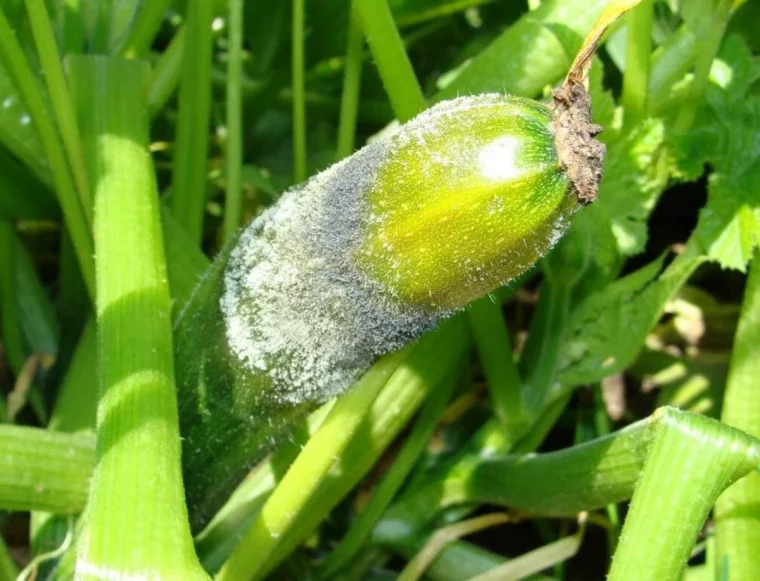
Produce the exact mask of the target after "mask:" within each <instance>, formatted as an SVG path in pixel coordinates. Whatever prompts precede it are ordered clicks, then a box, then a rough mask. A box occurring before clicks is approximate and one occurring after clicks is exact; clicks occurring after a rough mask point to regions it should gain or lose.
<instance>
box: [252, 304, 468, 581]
mask: <svg viewBox="0 0 760 581" xmlns="http://www.w3.org/2000/svg"><path fill="white" fill-rule="evenodd" d="M468 345H469V337H468V333H467V328H466V326H465V325H464V322H463V321H462V319H461V318H459V317H458V318H455V319H453V320H451V321H449V322H447V323H445V324H444V325H442V326H441V328H440V329H439V330H437V331H436V332H434V333H431V334H430V335H427V336H426V337H424V338H423V339H421V340H420V341H419V342H418V343H417V344H416V345H415V346H414V347H413V348H412V349H411V352H410V354H409V358H408V359H407V360H406V361H405V362H404V363H402V364H401V365H400V366H399V368H398V369H397V370H396V372H395V373H394V374H393V376H392V377H391V378H390V380H389V381H388V383H387V385H386V386H385V387H384V388H383V390H382V391H381V392H380V394H379V395H378V397H377V398H376V399H375V401H374V402H373V404H372V406H371V408H370V410H369V412H368V414H367V416H366V417H365V419H364V421H363V422H362V424H361V426H360V427H359V429H358V430H357V433H356V435H355V436H354V438H353V439H352V440H351V441H350V442H349V443H348V445H347V446H346V448H345V450H344V452H343V454H342V455H341V456H340V457H339V462H337V463H335V464H334V465H333V466H332V467H331V469H330V472H329V475H328V476H329V477H328V478H327V479H326V480H325V481H324V482H322V483H320V486H319V488H318V489H317V490H316V491H315V493H314V494H313V495H312V496H311V498H310V499H309V502H308V505H307V506H306V508H305V509H304V510H303V511H302V513H301V515H300V518H299V519H298V520H297V521H296V522H294V523H293V526H291V527H290V528H289V529H288V530H287V531H286V533H285V534H284V535H283V536H282V537H280V539H279V544H278V547H277V550H276V552H275V554H274V555H273V556H272V558H271V559H269V561H268V562H267V563H266V567H265V570H264V572H267V571H271V570H272V569H273V568H274V566H275V565H277V564H278V563H280V562H281V561H282V560H283V559H284V558H285V557H286V556H287V555H289V554H290V553H291V552H292V551H293V550H294V549H295V548H296V547H297V546H298V545H299V544H300V543H302V542H303V541H304V540H305V539H306V538H308V536H309V535H310V534H312V532H313V531H314V530H316V528H317V527H318V526H319V523H320V522H322V521H323V520H324V518H325V517H326V516H327V515H328V514H329V512H330V511H331V510H332V509H333V508H334V507H335V506H336V505H337V504H338V502H340V500H341V499H342V498H344V497H345V495H346V494H348V493H349V492H350V491H351V490H352V489H353V488H354V487H355V486H356V485H357V484H358V483H359V481H360V480H361V479H362V478H363V477H364V476H365V475H366V474H367V472H369V471H370V470H371V468H372V466H374V465H375V463H376V462H377V461H378V459H379V458H380V456H381V455H382V453H383V452H384V451H385V450H386V448H387V447H388V446H389V445H390V444H391V442H392V441H393V440H394V438H395V437H396V436H397V435H398V433H399V432H400V431H401V430H402V429H403V428H404V426H406V425H407V423H408V422H409V420H410V419H411V418H412V417H413V415H414V413H415V412H416V411H417V409H419V407H420V405H421V404H422V402H423V401H424V400H425V398H426V397H427V396H428V395H429V394H430V393H431V391H432V390H434V389H438V388H439V387H440V385H441V383H443V382H444V381H447V380H449V379H450V377H451V376H452V375H458V373H459V369H460V366H461V362H462V358H463V357H464V356H465V353H466V350H467V347H468Z"/></svg>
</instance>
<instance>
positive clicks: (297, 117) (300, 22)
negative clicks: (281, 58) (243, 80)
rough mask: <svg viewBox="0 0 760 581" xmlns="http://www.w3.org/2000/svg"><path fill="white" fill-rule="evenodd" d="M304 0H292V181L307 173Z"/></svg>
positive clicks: (305, 176)
mask: <svg viewBox="0 0 760 581" xmlns="http://www.w3.org/2000/svg"><path fill="white" fill-rule="evenodd" d="M304 2H305V0H293V21H292V28H293V34H292V54H291V59H292V61H291V67H292V77H293V80H292V84H293V181H294V182H295V183H299V182H302V181H304V180H305V179H306V178H307V176H308V175H309V170H308V168H307V166H306V102H305V99H304V93H305V92H306V86H305V85H306V73H305V66H306V65H305V54H304V53H305V48H304V45H305V39H304V20H305V18H306V16H305V13H304Z"/></svg>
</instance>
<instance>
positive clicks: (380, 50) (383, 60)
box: [353, 0, 425, 123]
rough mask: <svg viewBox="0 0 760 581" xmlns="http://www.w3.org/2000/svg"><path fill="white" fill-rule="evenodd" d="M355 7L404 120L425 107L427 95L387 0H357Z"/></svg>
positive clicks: (377, 62) (395, 106)
mask: <svg viewBox="0 0 760 581" xmlns="http://www.w3.org/2000/svg"><path fill="white" fill-rule="evenodd" d="M353 9H354V11H355V13H356V16H357V18H358V19H359V23H360V24H361V28H362V31H363V32H364V36H365V37H366V38H367V43H368V44H369V48H370V50H371V51H372V56H373V57H374V59H375V64H376V65H377V69H378V72H379V73H380V78H381V79H382V80H383V85H384V86H385V91H386V92H387V93H388V98H389V99H390V102H391V105H392V106H393V111H394V113H395V114H396V117H397V118H398V120H399V121H401V122H402V123H403V122H405V121H408V120H409V119H411V118H412V117H414V116H415V115H417V114H418V113H419V112H420V111H422V110H423V109H424V108H425V97H424V95H423V94H422V89H421V88H420V85H419V83H418V82H417V77H416V76H415V74H414V70H413V69H412V63H411V62H410V61H409V57H408V55H407V54H406V50H405V49H404V43H403V42H402V40H401V36H400V35H399V32H398V29H397V28H396V24H395V23H394V22H393V15H392V14H391V10H390V8H389V7H388V3H387V2H386V0H354V4H353Z"/></svg>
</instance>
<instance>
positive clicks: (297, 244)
mask: <svg viewBox="0 0 760 581" xmlns="http://www.w3.org/2000/svg"><path fill="white" fill-rule="evenodd" d="M507 99H509V98H508V97H505V96H503V95H496V94H488V95H479V96H475V97H465V98H459V99H454V100H451V101H446V102H443V103H440V104H438V105H436V106H434V107H432V108H431V109H429V110H427V111H425V112H424V113H422V114H420V115H419V116H418V117H416V118H415V119H413V120H412V121H410V122H409V123H407V124H405V125H404V126H402V128H401V129H400V131H399V132H397V133H396V134H394V135H392V136H390V137H388V138H386V139H383V140H381V141H378V142H375V143H373V144H371V145H369V146H367V147H365V148H363V149H362V150H360V151H359V152H357V153H356V154H354V155H353V156H352V157H350V158H348V159H346V160H344V161H342V162H339V163H337V164H335V165H333V166H332V167H330V168H329V169H327V170H325V171H323V172H322V173H320V174H318V175H316V176H314V177H313V178H312V179H310V180H309V181H307V182H306V183H305V184H303V185H300V186H297V187H295V188H293V189H291V190H290V191H288V192H286V193H285V194H284V195H283V197H282V199H281V200H280V201H279V202H278V203H277V204H276V205H275V206H274V207H272V208H270V209H269V210H268V211H266V212H265V213H264V214H263V215H262V216H260V217H259V218H258V219H257V220H255V221H254V222H253V223H252V224H251V225H250V226H248V227H247V228H246V229H245V230H244V231H243V233H242V234H241V235H240V237H239V239H238V240H237V243H236V245H235V248H234V249H233V250H232V253H231V254H230V258H229V262H228V264H227V266H226V269H225V271H224V279H223V280H224V292H223V294H222V297H221V301H220V306H221V311H222V313H223V315H224V323H225V327H226V339H227V341H228V345H229V348H230V350H231V351H232V352H233V353H234V354H235V356H236V357H237V358H238V359H239V360H240V361H241V362H242V364H243V365H244V366H246V367H247V368H248V369H249V371H250V372H252V373H256V374H266V375H268V376H269V378H270V380H271V385H272V387H273V389H272V390H271V392H270V394H271V397H273V398H276V399H278V400H280V401H281V402H289V403H294V404H295V403H299V402H302V401H306V400H317V401H322V400H325V399H328V398H330V397H332V396H334V395H337V394H339V393H341V392H343V391H344V390H345V389H347V388H348V387H349V386H350V385H351V384H352V383H353V382H354V381H356V380H357V379H358V377H359V376H360V375H361V374H362V373H363V372H364V371H365V370H366V369H367V368H368V367H369V366H370V364H371V363H372V361H373V360H375V359H376V358H377V357H379V356H380V355H382V354H385V353H388V352H390V351H393V350H395V349H397V348H399V347H401V346H403V345H405V344H407V343H409V342H410V341H412V340H414V339H416V338H418V337H419V336H420V335H422V334H423V333H424V332H425V331H428V330H430V329H432V328H433V327H435V325H436V324H437V323H438V322H439V321H440V319H441V318H443V317H446V316H448V315H449V314H451V312H452V311H453V309H452V308H451V307H450V306H449V305H445V306H444V305H441V304H438V303H437V302H436V301H433V300H430V301H427V302H426V303H425V304H421V303H414V302H410V301H407V300H404V299H403V297H400V296H398V293H396V292H394V289H393V287H392V286H389V285H388V284H384V283H383V282H381V281H380V280H378V279H377V278H373V277H372V276H371V275H370V274H368V272H367V269H366V268H362V267H361V265H360V264H359V262H358V260H357V256H358V255H359V253H360V252H361V249H362V246H363V244H364V241H365V239H366V236H367V231H368V227H370V226H371V227H377V226H378V224H382V222H383V221H384V220H385V219H386V215H385V214H384V213H383V211H382V209H379V210H378V208H377V207H373V206H372V205H371V204H370V203H369V200H368V196H369V194H370V192H373V191H374V190H376V189H377V188H378V187H379V186H378V172H379V170H380V169H381V168H382V167H383V166H384V164H387V163H389V160H394V161H393V163H397V159H398V157H399V155H398V152H399V150H401V149H402V148H404V147H406V146H408V145H409V144H410V142H414V145H415V146H417V147H419V148H421V149H424V147H425V145H426V141H427V140H433V139H436V138H438V139H440V136H441V134H442V132H443V131H444V130H445V129H444V128H445V126H447V125H451V123H452V121H451V120H452V119H455V118H457V117H458V116H459V118H460V119H461V116H466V115H467V114H468V113H472V112H473V111H476V110H478V109H484V108H492V109H493V108H497V107H503V106H504V103H505V100H507ZM526 120H528V121H533V120H532V119H527V117H526ZM547 131H553V129H552V128H551V127H548V128H547ZM468 140H469V141H473V139H471V138H468V137H467V136H465V137H464V142H463V143H461V144H457V143H452V147H450V148H448V149H447V150H446V151H443V152H440V151H439V152H437V153H436V155H435V158H434V159H432V160H428V161H426V162H425V164H422V165H421V166H420V164H419V163H418V167H423V168H426V169H430V168H432V170H433V171H432V173H433V174H435V173H437V172H438V171H439V170H442V171H445V172H446V173H449V174H451V175H455V174H462V175H463V174H466V173H471V172H480V173H481V174H482V176H483V177H484V178H485V179H486V180H495V181H498V180H501V181H504V180H511V179H517V178H520V177H522V176H525V175H528V174H531V173H536V172H538V171H543V170H544V169H546V168H545V166H546V164H542V163H535V162H533V159H532V158H534V157H537V156H536V155H534V153H533V152H531V151H529V150H527V148H525V149H526V151H522V150H521V148H523V147H524V146H523V141H524V140H521V139H520V138H518V137H515V136H512V135H509V134H507V135H500V136H498V137H497V138H495V139H493V140H492V141H491V142H490V143H489V144H488V146H487V147H485V148H477V147H475V146H473V145H472V144H471V143H468ZM413 161H414V160H413ZM555 165H556V162H555ZM434 178H435V175H431V180H433V179H434ZM386 187H387V184H386ZM562 187H563V188H564V187H565V186H564V185H563V186H562ZM462 195H466V192H463V194H462ZM410 211H414V209H411V210H410ZM508 211H510V208H505V207H504V203H503V201H502V198H499V197H495V198H494V199H493V200H492V202H491V204H490V206H489V212H490V213H500V212H508ZM573 211H574V209H573ZM453 218H454V219H455V218H456V217H455V216H454V217H453ZM567 225H568V220H567V217H566V216H565V215H564V214H559V215H557V216H556V220H553V223H552V224H548V225H547V226H548V228H547V229H546V233H545V234H542V236H540V237H539V238H537V239H536V240H535V241H532V242H530V243H531V244H538V245H539V246H540V248H539V249H538V250H537V252H539V253H540V254H543V253H545V252H546V251H547V250H548V249H549V248H551V246H553V245H554V243H555V242H556V241H557V240H558V239H559V238H560V237H561V235H562V234H563V233H564V231H565V229H566V227H567ZM525 243H526V244H527V243H528V241H525ZM521 247H522V245H521ZM383 252H384V253H385V254H386V255H388V256H386V257H384V258H385V259H386V260H387V262H388V263H390V264H393V263H394V257H393V253H394V252H397V248H395V247H394V244H391V243H390V242H387V243H384V245H383ZM530 255H531V256H532V253H530ZM512 261H513V262H514V264H515V265H517V266H518V267H519V268H517V270H518V273H519V272H522V271H523V270H525V269H526V268H528V267H529V266H530V264H531V263H532V262H533V260H532V259H531V260H521V258H520V253H514V257H513V258H512ZM521 262H525V263H526V264H521ZM450 268H452V269H459V270H461V271H462V272H463V273H467V274H466V276H473V277H476V276H480V274H479V273H478V272H477V271H476V270H473V269H472V268H470V266H469V265H467V264H451V265H450ZM500 282H501V283H505V282H507V280H501V281H500ZM460 306H463V305H460Z"/></svg>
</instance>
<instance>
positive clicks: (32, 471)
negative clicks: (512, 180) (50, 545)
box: [0, 425, 94, 514]
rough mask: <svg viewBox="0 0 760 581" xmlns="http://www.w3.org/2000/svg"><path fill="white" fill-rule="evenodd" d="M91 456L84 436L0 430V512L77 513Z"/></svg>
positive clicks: (24, 429)
mask: <svg viewBox="0 0 760 581" xmlns="http://www.w3.org/2000/svg"><path fill="white" fill-rule="evenodd" d="M93 452H94V441H93V438H92V436H90V435H87V434H79V435H78V434H55V433H53V432H50V431H48V430H42V429H39V428H28V427H22V426H10V425H0V466H2V469H1V470H0V508H2V509H5V510H47V511H50V512H57V513H64V514H72V513H77V512H80V511H81V510H82V508H83V507H84V505H85V502H86V501H87V493H88V482H89V478H90V474H91V473H92V466H93V459H94V454H93Z"/></svg>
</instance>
